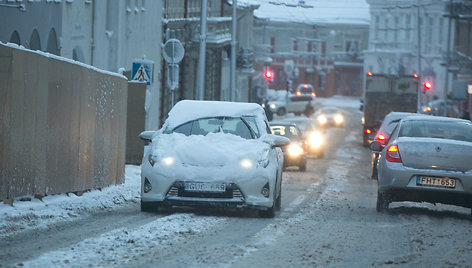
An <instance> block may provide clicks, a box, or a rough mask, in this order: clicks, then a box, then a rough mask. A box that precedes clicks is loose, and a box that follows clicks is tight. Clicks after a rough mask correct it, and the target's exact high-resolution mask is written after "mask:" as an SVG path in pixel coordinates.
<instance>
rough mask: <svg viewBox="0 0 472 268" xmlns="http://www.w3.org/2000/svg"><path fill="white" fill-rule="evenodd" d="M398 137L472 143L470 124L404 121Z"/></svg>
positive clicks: (471, 125) (471, 126)
mask: <svg viewBox="0 0 472 268" xmlns="http://www.w3.org/2000/svg"><path fill="white" fill-rule="evenodd" d="M399 136H400V137H422V138H441V139H451V140H460V141H469V142H472V124H470V123H462V122H441V121H424V120H423V121H416V120H415V121H406V122H404V123H403V124H402V126H401V129H400V133H399Z"/></svg>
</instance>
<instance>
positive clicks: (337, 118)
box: [334, 114, 344, 124]
mask: <svg viewBox="0 0 472 268" xmlns="http://www.w3.org/2000/svg"><path fill="white" fill-rule="evenodd" d="M343 121H344V117H343V115H342V114H336V115H335V116H334V122H336V124H341V123H342V122H343Z"/></svg>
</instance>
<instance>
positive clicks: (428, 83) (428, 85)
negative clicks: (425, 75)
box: [423, 80, 433, 92]
mask: <svg viewBox="0 0 472 268" xmlns="http://www.w3.org/2000/svg"><path fill="white" fill-rule="evenodd" d="M432 88H433V83H432V82H431V81H428V80H426V81H425V82H424V83H423V89H424V92H426V91H428V90H430V89H432Z"/></svg>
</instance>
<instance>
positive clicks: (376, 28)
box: [374, 15, 380, 40]
mask: <svg viewBox="0 0 472 268" xmlns="http://www.w3.org/2000/svg"><path fill="white" fill-rule="evenodd" d="M379 26H380V17H379V16H378V15H376V16H375V30H374V39H375V40H378V39H379V28H380V27H379Z"/></svg>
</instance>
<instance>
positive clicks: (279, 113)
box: [277, 108, 287, 116]
mask: <svg viewBox="0 0 472 268" xmlns="http://www.w3.org/2000/svg"><path fill="white" fill-rule="evenodd" d="M286 112H287V111H286V110H285V108H279V109H278V110H277V115H278V116H282V115H285V113H286Z"/></svg>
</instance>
